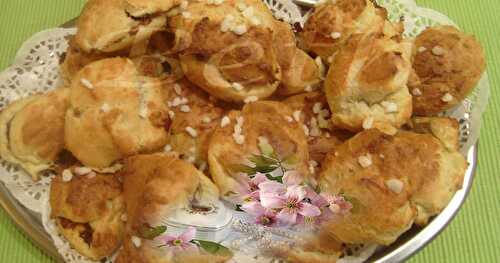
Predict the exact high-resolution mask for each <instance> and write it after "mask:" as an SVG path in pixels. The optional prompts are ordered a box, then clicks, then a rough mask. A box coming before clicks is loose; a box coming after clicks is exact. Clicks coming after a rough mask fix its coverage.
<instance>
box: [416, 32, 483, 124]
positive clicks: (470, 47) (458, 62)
mask: <svg viewBox="0 0 500 263" xmlns="http://www.w3.org/2000/svg"><path fill="white" fill-rule="evenodd" d="M415 46H416V50H415V55H414V56H415V58H414V61H413V68H414V70H415V75H416V78H415V80H414V81H413V82H412V83H411V85H410V87H409V88H410V91H411V93H412V94H413V107H414V113H415V114H417V115H423V116H429V115H435V114H437V113H439V112H442V111H444V110H447V109H450V108H451V107H453V106H455V105H457V104H458V103H460V101H462V100H463V99H465V97H467V95H468V94H469V93H470V92H471V91H472V89H473V88H474V87H475V86H476V84H477V83H478V81H479V79H480V78H481V76H482V74H483V72H484V70H485V66H486V65H485V63H486V62H485V58H484V51H483V48H482V47H481V44H480V43H479V42H478V41H477V40H476V39H475V38H474V37H473V36H472V35H467V34H465V33H463V32H461V31H459V30H458V29H456V28H455V27H452V26H437V27H430V28H428V29H426V30H425V31H424V32H422V33H421V34H420V35H418V36H417V38H416V40H415Z"/></svg>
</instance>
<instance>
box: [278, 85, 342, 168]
mask: <svg viewBox="0 0 500 263" xmlns="http://www.w3.org/2000/svg"><path fill="white" fill-rule="evenodd" d="M283 103H285V104H287V105H288V106H289V107H290V108H291V109H292V111H293V115H292V118H297V119H298V120H299V121H300V122H302V123H304V125H305V128H304V129H305V130H307V131H308V132H307V135H308V136H307V143H308V145H309V157H310V159H311V161H314V162H313V163H311V165H312V167H313V168H310V170H315V167H317V166H318V167H317V168H319V166H320V165H321V163H322V162H323V159H324V158H325V155H326V154H327V153H330V152H333V151H334V150H335V148H336V147H337V146H338V145H340V144H341V143H342V142H343V141H345V140H347V139H348V138H349V137H351V136H352V135H351V133H350V132H348V131H344V130H338V129H335V127H333V125H332V122H331V113H330V109H329V107H328V103H327V101H326V96H325V94H324V93H322V92H320V91H314V92H307V93H304V94H299V95H295V96H292V97H289V98H287V99H286V100H284V101H283Z"/></svg>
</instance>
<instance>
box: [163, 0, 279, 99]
mask: <svg viewBox="0 0 500 263" xmlns="http://www.w3.org/2000/svg"><path fill="white" fill-rule="evenodd" d="M243 8H245V9H243ZM240 9H241V10H247V9H248V10H251V12H250V11H247V12H246V13H245V12H244V11H240ZM186 14H189V15H187V17H186ZM244 14H246V15H244ZM230 18H232V19H230ZM252 21H253V22H252ZM274 22H275V19H274V18H273V16H272V14H271V12H270V11H269V9H268V8H267V7H266V6H265V5H264V4H263V3H262V2H261V1H258V0H245V1H236V0H227V1H224V2H223V3H222V4H220V5H208V4H206V3H201V2H192V3H190V4H189V5H188V7H187V8H186V9H185V10H184V11H183V12H182V13H181V14H179V15H177V16H174V17H172V18H171V19H170V20H169V26H170V29H171V31H172V32H175V35H176V36H175V38H176V40H175V43H176V44H175V46H174V47H173V48H172V49H173V50H177V51H180V60H181V65H182V69H183V70H184V73H185V75H186V77H187V78H188V79H189V80H190V81H191V82H193V83H194V84H196V85H197V86H199V87H201V88H202V89H204V90H205V91H207V92H208V93H210V94H211V95H212V96H214V97H217V98H219V99H222V100H225V101H233V102H243V101H245V99H247V98H254V97H255V98H258V99H262V98H266V97H268V96H270V95H271V94H272V93H274V92H275V91H276V89H277V87H278V85H279V82H280V80H281V70H280V66H279V64H278V59H277V56H276V51H275V50H274V48H273V38H274V34H273V32H274Z"/></svg>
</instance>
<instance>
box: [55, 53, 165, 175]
mask: <svg viewBox="0 0 500 263" xmlns="http://www.w3.org/2000/svg"><path fill="white" fill-rule="evenodd" d="M164 103H165V102H164V101H163V99H162V93H161V86H160V81H158V80H155V79H152V78H145V77H141V76H139V74H138V72H137V70H136V68H135V66H134V64H133V63H132V61H130V60H128V59H125V58H111V59H104V60H100V61H97V62H94V63H92V64H89V65H88V66H86V67H85V68H83V69H82V70H81V71H80V72H79V73H78V74H77V75H76V76H75V78H74V79H73V81H72V85H71V95H70V108H69V109H68V111H67V113H66V123H65V130H64V131H65V138H64V139H65V144H66V148H67V149H68V150H69V151H70V152H72V153H73V155H74V156H75V157H76V158H77V159H78V160H79V161H81V162H82V163H83V164H84V165H86V166H89V167H96V168H104V167H108V166H110V165H111V164H112V163H113V162H115V161H116V160H119V159H121V158H123V157H126V156H131V155H134V154H138V153H144V152H152V151H155V150H158V149H161V148H162V147H163V146H164V145H165V144H166V142H167V131H166V129H165V128H164V125H165V121H166V120H167V118H168V116H167V109H166V106H165V104H164Z"/></svg>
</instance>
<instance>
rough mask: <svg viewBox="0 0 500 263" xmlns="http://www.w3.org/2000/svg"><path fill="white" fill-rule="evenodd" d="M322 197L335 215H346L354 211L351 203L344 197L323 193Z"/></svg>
mask: <svg viewBox="0 0 500 263" xmlns="http://www.w3.org/2000/svg"><path fill="white" fill-rule="evenodd" d="M321 196H323V198H325V200H326V201H327V202H328V204H329V208H330V211H332V213H334V214H346V213H348V212H349V211H350V210H351V209H352V204H351V202H349V201H347V200H345V198H344V197H343V196H342V195H331V194H328V193H321Z"/></svg>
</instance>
